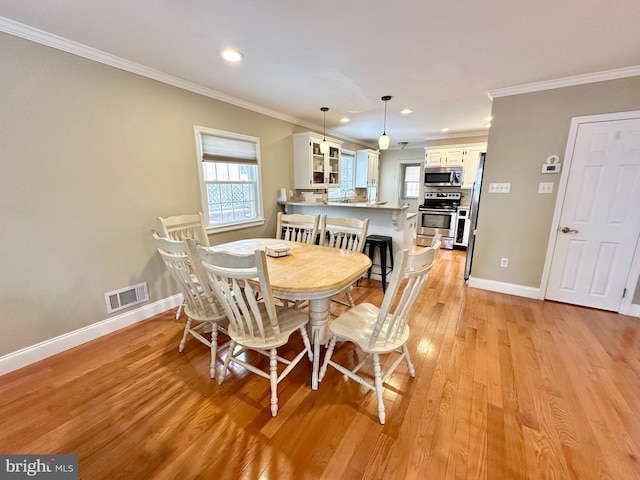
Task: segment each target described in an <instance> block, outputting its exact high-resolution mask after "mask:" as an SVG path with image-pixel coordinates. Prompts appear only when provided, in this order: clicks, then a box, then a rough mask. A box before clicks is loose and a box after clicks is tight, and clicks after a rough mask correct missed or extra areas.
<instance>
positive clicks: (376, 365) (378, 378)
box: [373, 353, 385, 425]
mask: <svg viewBox="0 0 640 480" xmlns="http://www.w3.org/2000/svg"><path fill="white" fill-rule="evenodd" d="M373 374H374V376H375V385H376V395H377V396H378V418H379V419H380V423H381V424H383V425H384V420H385V413H384V402H383V401H382V388H383V387H382V374H381V368H380V355H378V354H377V353H374V354H373Z"/></svg>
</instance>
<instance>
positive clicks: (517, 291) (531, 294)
mask: <svg viewBox="0 0 640 480" xmlns="http://www.w3.org/2000/svg"><path fill="white" fill-rule="evenodd" d="M467 285H468V286H469V287H471V288H479V289H481V290H489V291H490V292H498V293H506V294H507V295H516V296H518V297H526V298H533V299H536V300H542V294H541V292H540V289H539V288H536V287H529V286H527V285H517V284H515V283H505V282H498V281H496V280H487V279H486V278H476V277H469V280H467Z"/></svg>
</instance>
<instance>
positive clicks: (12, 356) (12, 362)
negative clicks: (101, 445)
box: [0, 294, 182, 375]
mask: <svg viewBox="0 0 640 480" xmlns="http://www.w3.org/2000/svg"><path fill="white" fill-rule="evenodd" d="M181 303H182V295H180V294H178V295H174V296H172V297H167V298H164V299H162V300H158V301H157V302H153V303H150V304H147V305H144V306H142V307H140V308H136V309H135V310H131V311H129V312H125V313H122V314H120V315H116V316H114V317H110V318H107V319H105V320H102V321H100V322H97V323H92V324H91V325H87V326H86V327H83V328H80V329H78V330H74V331H73V332H69V333H65V334H63V335H60V336H58V337H55V338H51V339H49V340H45V341H44V342H40V343H37V344H36V345H32V346H30V347H26V348H23V349H21V350H17V351H15V352H12V353H9V354H7V355H3V356H2V357H0V375H4V374H5V373H9V372H12V371H14V370H17V369H19V368H22V367H25V366H27V365H30V364H32V363H35V362H39V361H40V360H44V359H45V358H48V357H51V356H52V355H56V354H57V353H61V352H64V351H65V350H69V349H70V348H73V347H77V346H78V345H82V344H83V343H86V342H89V341H91V340H95V339H96V338H99V337H102V336H103V335H107V334H109V333H112V332H115V331H116V330H120V329H121V328H124V327H128V326H129V325H133V324H134V323H137V322H141V321H143V320H146V319H147V318H151V317H153V316H154V315H157V314H159V313H162V312H166V311H167V310H170V309H172V308H175V307H177V306H178V305H180V304H181Z"/></svg>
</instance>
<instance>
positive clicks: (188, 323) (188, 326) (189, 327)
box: [178, 319, 193, 352]
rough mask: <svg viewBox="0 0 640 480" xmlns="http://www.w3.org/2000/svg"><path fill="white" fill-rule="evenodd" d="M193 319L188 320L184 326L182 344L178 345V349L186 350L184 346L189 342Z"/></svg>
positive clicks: (180, 350)
mask: <svg viewBox="0 0 640 480" xmlns="http://www.w3.org/2000/svg"><path fill="white" fill-rule="evenodd" d="M192 323H193V320H191V319H189V320H187V324H186V325H185V326H184V333H183V334H182V340H180V346H179V347H178V351H179V352H182V351H183V350H184V346H185V345H186V344H187V336H188V335H189V330H191V324H192Z"/></svg>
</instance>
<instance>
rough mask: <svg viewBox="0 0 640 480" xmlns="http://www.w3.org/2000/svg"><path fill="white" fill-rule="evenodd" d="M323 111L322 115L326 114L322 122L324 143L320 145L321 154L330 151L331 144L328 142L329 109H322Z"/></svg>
mask: <svg viewBox="0 0 640 480" xmlns="http://www.w3.org/2000/svg"><path fill="white" fill-rule="evenodd" d="M320 110H321V111H322V113H323V114H324V117H323V120H322V142H321V143H320V152H321V153H327V152H328V151H329V143H328V142H327V135H326V132H327V111H328V110H329V107H322V108H321V109H320Z"/></svg>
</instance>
